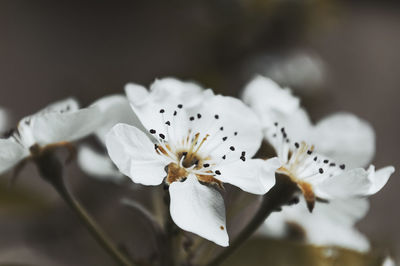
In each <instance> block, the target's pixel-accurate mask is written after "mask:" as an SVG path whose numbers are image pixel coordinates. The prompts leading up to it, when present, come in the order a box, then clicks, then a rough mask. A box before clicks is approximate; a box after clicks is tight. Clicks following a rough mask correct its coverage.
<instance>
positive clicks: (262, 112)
mask: <svg viewBox="0 0 400 266" xmlns="http://www.w3.org/2000/svg"><path fill="white" fill-rule="evenodd" d="M243 100H244V101H245V103H247V104H248V105H250V106H251V107H252V108H253V110H254V111H255V112H256V113H257V114H258V115H259V117H260V118H261V120H262V123H263V125H264V127H265V128H266V129H270V128H273V125H274V123H275V122H279V124H280V125H281V126H283V127H285V129H286V130H287V132H290V134H291V137H292V138H293V139H296V140H297V141H305V142H307V143H309V144H312V145H314V146H315V149H316V151H317V152H319V153H321V154H324V155H326V156H328V157H330V158H332V159H335V160H338V161H345V162H346V163H347V166H349V167H351V168H353V167H363V166H366V165H367V164H368V163H370V162H371V160H372V158H373V156H374V153H375V134H374V131H373V128H372V127H371V125H370V124H369V123H368V122H366V121H364V120H362V119H360V118H358V117H356V116H355V115H352V114H349V113H345V112H339V113H336V114H333V115H330V116H328V117H326V118H324V119H322V120H321V121H319V122H318V123H317V124H316V125H315V126H314V125H313V124H312V123H311V121H310V118H309V117H308V115H307V112H306V111H305V110H304V109H303V108H301V107H300V100H299V99H298V98H297V97H295V96H293V95H292V94H291V91H290V90H289V89H288V88H281V87H280V86H279V85H278V84H276V83H275V82H274V81H272V80H270V79H268V78H265V77H261V76H257V77H255V78H254V79H253V80H252V81H251V82H250V83H249V84H248V85H247V86H246V88H245V90H244V92H243Z"/></svg>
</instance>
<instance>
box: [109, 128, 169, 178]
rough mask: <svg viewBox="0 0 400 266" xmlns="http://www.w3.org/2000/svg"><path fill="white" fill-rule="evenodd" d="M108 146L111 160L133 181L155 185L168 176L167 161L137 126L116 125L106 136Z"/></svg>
mask: <svg viewBox="0 0 400 266" xmlns="http://www.w3.org/2000/svg"><path fill="white" fill-rule="evenodd" d="M106 146H107V150H108V154H109V155H110V158H111V160H112V161H113V162H114V163H115V165H116V166H117V167H118V169H119V170H120V171H121V172H122V173H123V174H124V175H126V176H128V177H130V178H131V179H132V180H133V182H135V183H139V184H143V185H149V186H151V185H153V186H154V185H159V184H161V182H162V181H163V179H164V177H165V176H166V173H165V170H164V167H165V166H166V163H165V162H163V160H162V157H161V156H160V155H158V154H157V153H156V151H155V149H154V144H153V143H152V142H151V141H150V139H149V138H148V137H147V136H146V135H145V133H143V132H142V131H140V130H139V129H137V128H136V127H133V126H129V125H126V124H117V125H115V126H114V127H113V128H112V129H111V130H110V132H109V133H108V134H107V136H106Z"/></svg>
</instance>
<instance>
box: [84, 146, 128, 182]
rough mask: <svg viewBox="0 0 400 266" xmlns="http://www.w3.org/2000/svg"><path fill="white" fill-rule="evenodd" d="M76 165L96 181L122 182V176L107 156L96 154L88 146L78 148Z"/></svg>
mask: <svg viewBox="0 0 400 266" xmlns="http://www.w3.org/2000/svg"><path fill="white" fill-rule="evenodd" d="M78 163H79V166H80V167H81V168H82V170H83V171H84V172H86V173H87V174H88V175H90V176H93V177H96V178H98V179H101V180H109V181H113V182H116V183H118V182H121V181H122V180H124V176H123V175H122V174H121V172H120V171H118V169H117V168H116V167H115V165H114V164H113V162H112V161H111V159H110V157H109V156H108V155H106V154H101V153H99V152H96V151H94V150H93V149H92V148H90V147H88V146H82V147H80V148H79V152H78Z"/></svg>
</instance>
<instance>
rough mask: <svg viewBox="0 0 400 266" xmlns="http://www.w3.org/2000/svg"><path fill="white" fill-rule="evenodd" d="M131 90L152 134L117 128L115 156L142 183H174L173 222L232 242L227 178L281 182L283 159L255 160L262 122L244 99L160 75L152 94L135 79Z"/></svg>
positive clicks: (262, 187)
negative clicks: (227, 212) (227, 219)
mask: <svg viewBox="0 0 400 266" xmlns="http://www.w3.org/2000/svg"><path fill="white" fill-rule="evenodd" d="M126 93H127V95H128V98H129V100H130V103H131V106H132V108H133V110H134V111H135V113H136V115H137V117H138V118H139V119H140V121H141V122H142V124H143V125H144V127H145V128H146V129H147V132H149V133H150V134H151V135H152V136H151V137H150V138H149V136H148V135H147V134H146V133H147V132H143V131H141V130H140V129H138V128H136V127H134V126H130V125H127V124H118V125H116V126H114V127H113V128H112V130H111V131H110V133H108V135H107V137H106V146H107V149H108V153H109V155H110V157H111V159H112V160H113V162H114V163H115V164H116V165H117V167H118V169H119V170H120V171H121V172H122V173H123V174H124V175H126V176H128V177H130V178H131V179H132V180H133V182H135V183H140V184H143V185H150V186H155V185H160V184H161V183H163V182H165V183H166V184H168V185H169V194H170V198H171V201H170V213H171V217H172V219H173V220H174V222H175V223H176V224H177V225H178V226H179V227H180V228H182V229H184V230H186V231H190V232H192V233H195V234H198V235H200V236H202V237H204V238H206V239H209V240H211V241H213V242H215V243H217V244H219V245H221V246H227V245H228V234H227V231H226V224H225V207H224V202H223V198H222V196H221V194H220V191H219V190H221V189H222V188H223V183H230V184H232V185H235V186H238V187H239V188H241V189H242V190H244V191H247V192H250V193H255V194H264V193H266V192H267V191H268V190H269V189H270V188H271V187H272V186H273V185H274V184H275V178H274V175H273V173H274V172H275V170H276V169H277V168H278V167H279V162H278V160H277V159H276V158H274V159H270V160H268V161H267V162H265V161H264V160H260V159H258V160H257V159H251V158H252V156H253V155H254V154H255V153H256V151H257V150H258V148H259V146H260V144H261V140H262V131H261V127H260V123H259V120H258V119H257V117H256V116H255V114H254V113H253V112H252V111H251V110H250V109H249V108H248V107H247V106H245V105H244V104H243V103H242V102H241V101H240V100H238V99H234V98H232V97H224V96H220V95H214V94H213V92H212V91H211V90H203V89H201V87H199V86H197V85H196V84H193V83H189V84H187V83H186V84H185V83H182V82H180V81H177V80H174V79H167V80H159V81H156V82H155V83H153V84H152V86H151V88H150V92H149V91H148V90H146V89H145V88H144V87H142V86H139V85H135V84H130V85H128V86H127V87H126Z"/></svg>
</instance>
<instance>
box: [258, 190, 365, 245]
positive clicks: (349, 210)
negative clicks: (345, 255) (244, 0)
mask: <svg viewBox="0 0 400 266" xmlns="http://www.w3.org/2000/svg"><path fill="white" fill-rule="evenodd" d="M368 205H369V204H368V200H367V199H365V198H352V199H346V200H333V201H331V202H329V203H325V204H318V205H317V206H315V210H314V212H312V213H310V212H309V211H308V210H307V206H306V202H305V201H304V200H303V199H300V203H299V204H297V205H295V206H284V207H283V208H282V211H281V212H274V213H272V214H271V215H270V216H269V217H268V219H267V220H266V221H265V222H264V225H263V226H262V227H261V229H260V233H261V234H263V235H266V236H270V237H274V238H292V239H293V238H295V239H299V238H300V239H302V240H304V241H306V242H307V243H309V244H313V245H317V246H338V247H343V248H348V249H353V250H357V251H359V252H367V251H368V250H369V247H370V246H369V242H368V240H367V238H366V237H365V236H364V235H363V234H361V233H360V232H359V231H358V230H357V229H356V228H355V226H354V225H355V223H356V222H358V221H359V220H360V219H362V218H363V217H364V216H365V215H366V213H367V211H368Z"/></svg>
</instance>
